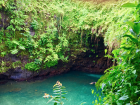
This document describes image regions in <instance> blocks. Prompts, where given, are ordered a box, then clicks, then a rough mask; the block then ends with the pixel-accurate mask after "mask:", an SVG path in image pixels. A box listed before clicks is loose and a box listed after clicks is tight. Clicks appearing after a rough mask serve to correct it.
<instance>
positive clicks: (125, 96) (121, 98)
mask: <svg viewBox="0 0 140 105" xmlns="http://www.w3.org/2000/svg"><path fill="white" fill-rule="evenodd" d="M128 98H129V97H128V95H124V96H122V97H120V98H119V100H123V101H124V100H126V99H128Z"/></svg>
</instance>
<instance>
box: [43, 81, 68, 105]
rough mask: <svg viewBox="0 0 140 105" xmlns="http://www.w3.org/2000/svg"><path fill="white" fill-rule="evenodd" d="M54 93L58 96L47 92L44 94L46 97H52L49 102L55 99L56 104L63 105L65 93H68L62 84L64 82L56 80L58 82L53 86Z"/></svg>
mask: <svg viewBox="0 0 140 105" xmlns="http://www.w3.org/2000/svg"><path fill="white" fill-rule="evenodd" d="M53 88H54V89H53V92H54V93H53V94H57V95H56V96H52V95H49V94H47V93H45V94H44V96H43V97H44V98H46V97H47V98H49V97H51V99H50V100H49V101H48V102H47V103H49V102H50V101H52V100H54V101H53V102H54V105H57V104H58V103H59V104H60V105H63V104H64V102H63V101H62V99H66V98H65V97H64V96H63V95H65V94H67V91H66V89H65V87H64V86H62V83H60V82H59V81H57V82H56V84H55V85H54V86H53Z"/></svg>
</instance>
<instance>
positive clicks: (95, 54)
mask: <svg viewBox="0 0 140 105" xmlns="http://www.w3.org/2000/svg"><path fill="white" fill-rule="evenodd" d="M103 42H104V41H103V37H98V38H93V39H92V41H91V42H89V43H90V46H89V48H88V49H89V50H88V51H86V52H81V53H79V52H77V55H75V56H70V57H69V62H68V63H64V62H62V61H61V60H59V62H58V65H57V66H55V67H50V68H46V69H43V70H39V71H37V72H33V71H28V70H25V69H21V68H22V64H23V63H27V62H28V57H26V56H24V57H23V56H17V55H9V56H5V57H4V58H2V60H4V61H11V62H17V61H21V63H22V64H21V66H18V67H15V68H14V67H13V66H11V65H10V64H8V63H7V64H6V66H8V67H11V68H10V69H9V70H8V71H7V72H5V73H1V74H0V81H1V82H0V83H4V82H6V80H8V79H12V80H16V81H25V80H32V79H36V78H38V79H42V78H44V77H46V76H47V77H50V76H54V75H58V74H62V73H66V72H68V71H70V70H78V71H84V72H90V73H97V74H103V73H104V71H105V69H107V68H109V67H111V66H112V64H113V62H112V59H109V58H107V57H104V55H105V54H104V50H105V49H106V47H105V46H104V43H103Z"/></svg>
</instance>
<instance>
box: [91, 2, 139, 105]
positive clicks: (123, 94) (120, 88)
mask: <svg viewBox="0 0 140 105" xmlns="http://www.w3.org/2000/svg"><path fill="white" fill-rule="evenodd" d="M139 5H140V4H139V3H138V4H135V3H126V4H123V5H122V7H136V10H135V12H134V16H135V19H132V20H129V21H127V22H126V24H128V25H129V26H128V28H131V29H130V31H129V32H127V31H126V30H127V29H126V30H124V31H125V34H124V35H123V37H122V41H121V45H120V48H118V49H115V50H113V51H112V53H113V55H114V58H115V59H116V60H117V64H118V65H117V66H112V67H111V68H109V69H107V70H106V71H105V75H104V76H102V77H101V78H100V79H99V80H98V82H97V83H96V87H97V88H99V89H102V93H103V95H104V98H103V104H101V103H100V102H98V101H97V100H96V101H95V102H96V104H95V105H107V104H108V105H139V104H140V100H139V99H140V66H139V65H140V37H139V35H140V17H139V16H140V14H139V13H140V12H139V10H140V7H139ZM95 102H94V103H95Z"/></svg>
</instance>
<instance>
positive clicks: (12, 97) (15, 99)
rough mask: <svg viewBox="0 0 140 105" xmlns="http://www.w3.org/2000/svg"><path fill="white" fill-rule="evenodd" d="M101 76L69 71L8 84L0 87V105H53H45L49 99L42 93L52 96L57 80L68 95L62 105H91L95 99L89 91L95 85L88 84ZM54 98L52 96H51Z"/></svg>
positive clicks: (49, 104)
mask: <svg viewBox="0 0 140 105" xmlns="http://www.w3.org/2000/svg"><path fill="white" fill-rule="evenodd" d="M100 77H101V75H95V74H89V73H83V72H78V71H71V72H69V73H67V74H61V75H58V76H54V77H50V78H48V79H44V80H38V81H35V82H26V81H24V82H14V81H11V82H8V83H6V84H4V85H0V105H53V103H52V102H50V103H48V104H46V103H47V101H48V100H49V99H50V98H49V99H48V98H46V99H45V98H43V95H44V93H47V94H50V95H53V85H54V84H55V83H56V81H57V80H59V81H60V82H61V83H62V85H63V86H65V87H66V90H67V91H68V94H66V95H65V97H66V98H67V99H68V100H67V101H65V100H64V101H63V102H64V105H80V104H81V103H82V102H86V103H84V104H83V105H93V104H92V101H94V100H95V99H96V97H95V96H94V94H92V93H91V89H95V90H96V88H95V85H94V84H93V85H90V84H89V83H90V82H96V81H97V80H98V79H99V78H100ZM53 96H54V95H53Z"/></svg>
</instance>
